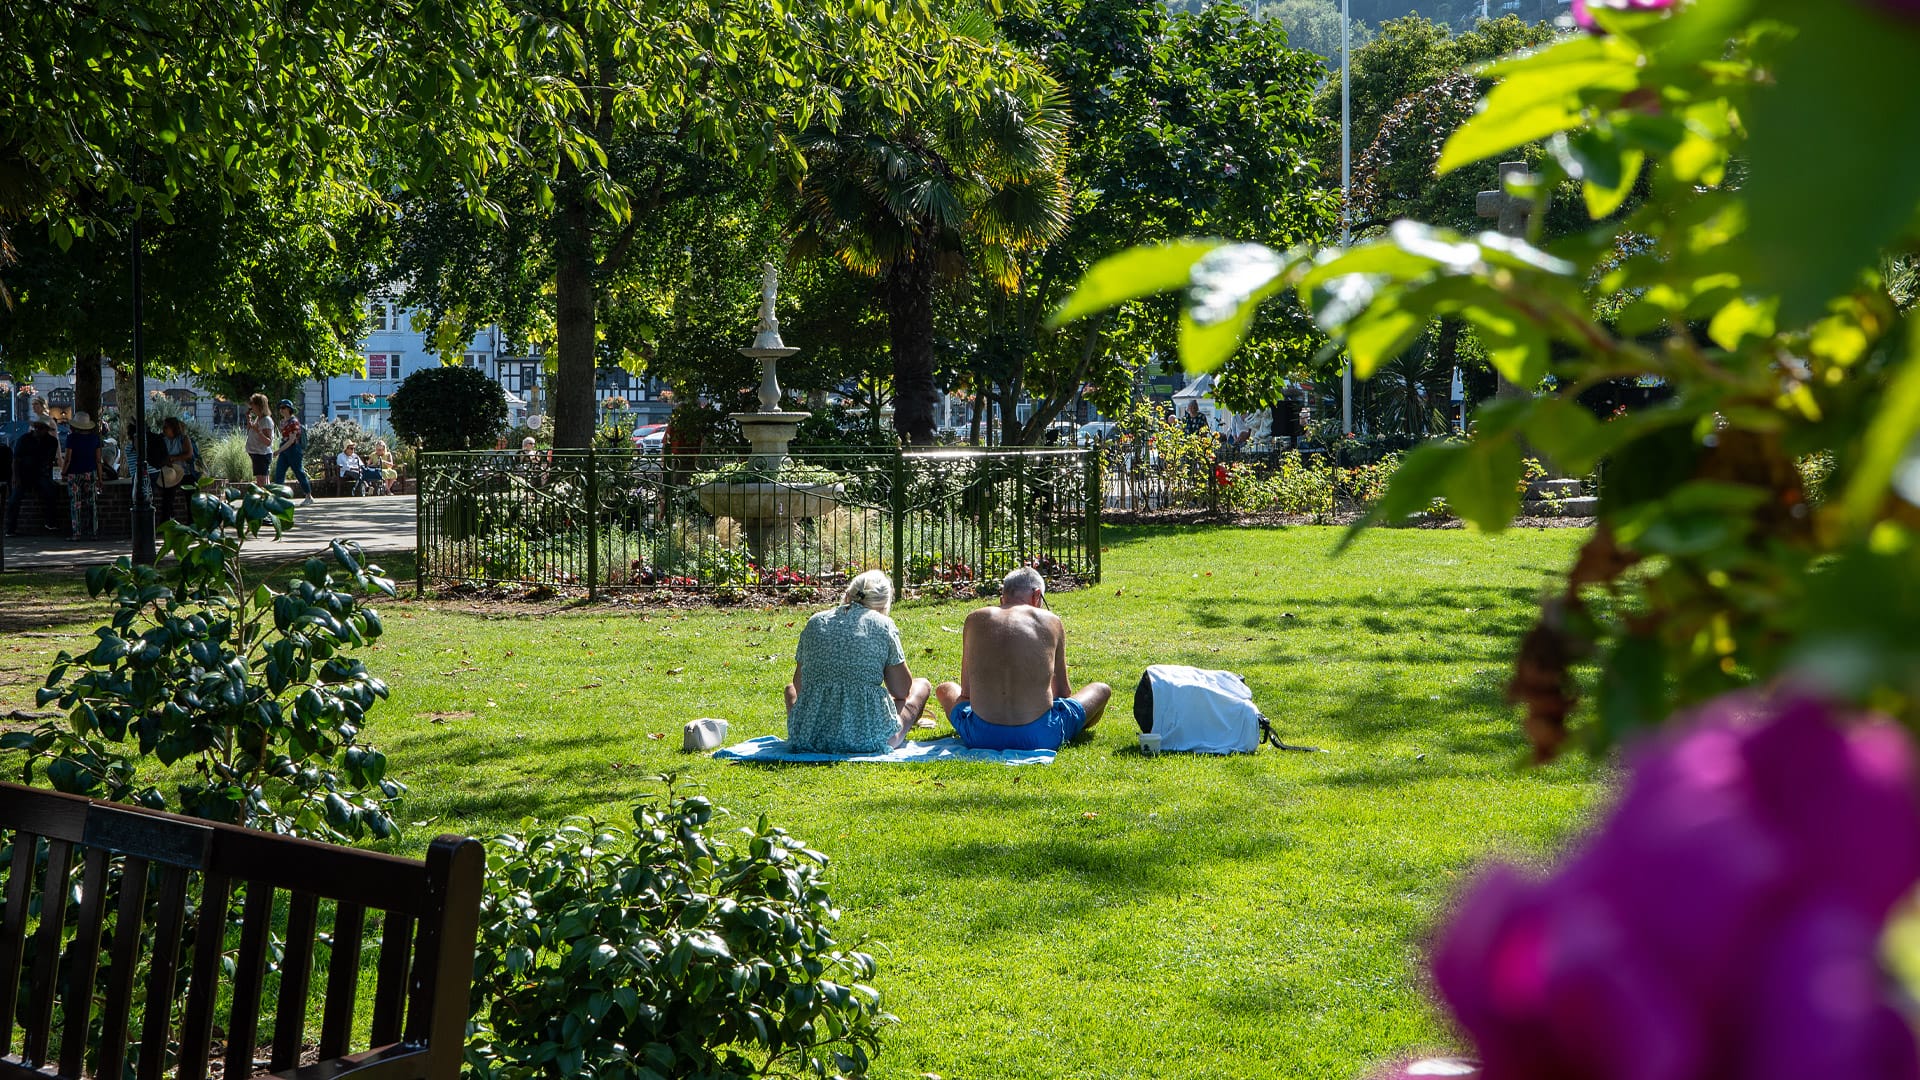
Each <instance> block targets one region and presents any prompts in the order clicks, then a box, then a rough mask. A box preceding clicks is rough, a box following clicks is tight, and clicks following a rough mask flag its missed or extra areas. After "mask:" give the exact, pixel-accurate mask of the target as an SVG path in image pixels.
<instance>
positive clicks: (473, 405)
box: [388, 367, 507, 450]
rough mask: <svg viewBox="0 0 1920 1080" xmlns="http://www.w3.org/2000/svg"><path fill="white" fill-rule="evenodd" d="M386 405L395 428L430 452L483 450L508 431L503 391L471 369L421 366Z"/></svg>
mask: <svg viewBox="0 0 1920 1080" xmlns="http://www.w3.org/2000/svg"><path fill="white" fill-rule="evenodd" d="M388 406H389V407H390V408H391V410H392V412H391V413H390V414H389V416H388V419H389V420H390V421H391V422H392V424H393V430H394V431H395V432H397V433H398V434H399V435H400V437H401V438H402V439H405V440H406V441H408V442H419V443H421V444H422V445H424V446H425V447H426V448H427V449H428V450H480V449H485V448H487V447H490V446H492V445H493V440H494V439H495V438H496V437H497V436H498V435H499V434H500V433H501V432H502V431H504V430H506V427H507V392H506V391H505V390H502V389H501V388H500V384H499V383H497V382H494V381H493V380H492V379H489V378H487V377H486V376H485V375H483V374H481V373H480V372H478V371H476V370H474V369H473V368H465V367H430V368H421V369H420V370H418V371H416V372H414V373H413V374H411V375H409V376H407V377H406V379H405V380H404V381H402V382H401V383H400V388H399V389H398V390H395V391H394V392H393V396H392V397H391V398H389V399H388Z"/></svg>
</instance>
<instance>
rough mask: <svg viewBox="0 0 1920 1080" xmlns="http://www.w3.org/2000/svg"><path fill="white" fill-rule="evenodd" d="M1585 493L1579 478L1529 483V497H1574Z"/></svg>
mask: <svg viewBox="0 0 1920 1080" xmlns="http://www.w3.org/2000/svg"><path fill="white" fill-rule="evenodd" d="M1582 494H1585V492H1583V491H1582V490H1581V484H1580V481H1578V480H1535V481H1534V482H1532V483H1530V484H1528V485H1527V498H1529V499H1557V498H1572V497H1577V496H1580V495H1582Z"/></svg>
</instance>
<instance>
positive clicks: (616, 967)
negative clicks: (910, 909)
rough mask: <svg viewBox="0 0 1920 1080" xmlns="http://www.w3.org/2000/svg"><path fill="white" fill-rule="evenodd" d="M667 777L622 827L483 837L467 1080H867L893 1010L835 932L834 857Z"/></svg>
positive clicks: (582, 822)
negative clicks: (827, 871)
mask: <svg viewBox="0 0 1920 1080" xmlns="http://www.w3.org/2000/svg"><path fill="white" fill-rule="evenodd" d="M655 779H659V778H655ZM665 779H666V780H667V784H668V787H667V796H666V798H665V799H663V800H660V799H650V800H647V801H644V802H641V803H639V804H638V805H636V806H634V807H633V810H632V814H631V817H632V820H633V823H634V824H633V828H632V829H630V830H629V829H623V828H619V827H616V826H612V825H607V824H603V823H601V822H598V821H595V820H592V819H591V818H568V819H566V820H564V821H562V822H560V823H559V824H558V825H556V826H542V825H541V824H540V823H539V822H537V821H532V820H528V821H523V822H521V823H520V831H519V832H516V833H508V834H505V835H501V836H497V837H494V838H492V839H490V840H489V841H488V842H487V879H486V886H487V888H486V893H485V895H484V897H483V899H482V902H481V907H480V944H479V951H478V955H477V956H476V958H475V961H474V970H475V972H476V977H475V979H474V983H473V990H472V1000H473V1013H474V1018H475V1019H474V1023H473V1026H472V1030H471V1033H470V1034H469V1036H468V1038H467V1067H468V1071H469V1073H470V1074H471V1075H473V1076H475V1077H477V1078H480V1080H523V1078H531V1077H543V1076H569V1077H592V1078H596V1080H649V1078H655V1077H669V1076H674V1077H678V1076H688V1077H694V1076H698V1077H713V1078H715V1080H723V1078H725V1080H747V1078H752V1077H767V1076H815V1077H827V1076H834V1077H855V1078H857V1077H864V1076H866V1075H867V1070H868V1067H869V1065H870V1063H871V1061H872V1059H873V1055H874V1053H875V1051H876V1050H877V1049H878V1046H879V1036H880V1030H881V1027H882V1025H883V1024H885V1023H886V1022H887V1021H888V1020H890V1019H891V1017H888V1016H887V1015H886V1014H885V1013H883V1012H881V1011H880V994H879V992H878V991H876V990H874V989H873V988H872V987H871V986H870V985H867V984H868V983H870V982H871V981H872V980H873V976H874V972H875V964H874V961H873V958H872V957H871V956H869V955H867V954H866V953H864V952H860V951H857V950H856V949H852V948H848V947H846V946H844V945H842V944H841V942H840V941H839V939H838V937H837V926H836V924H837V923H838V922H839V920H840V912H839V910H838V909H836V908H835V907H834V906H833V902H832V899H831V898H830V897H829V896H828V894H827V889H826V881H825V878H824V877H823V876H822V871H823V869H824V868H825V866H826V862H827V859H826V856H824V855H822V854H820V853H819V852H817V851H814V850H812V849H811V848H809V847H807V846H806V845H805V844H804V843H802V842H801V841H800V840H798V839H796V838H794V837H792V836H789V835H788V834H787V833H786V831H785V830H783V829H780V828H777V827H775V826H773V825H770V824H768V822H767V818H766V817H765V816H762V817H761V818H760V820H759V822H758V823H757V824H755V825H753V826H751V827H749V828H744V829H738V830H735V829H729V828H726V826H727V825H728V824H729V823H728V822H727V820H726V811H725V810H723V809H719V808H717V807H715V806H714V805H713V804H712V803H710V802H709V801H708V800H707V799H706V798H704V797H701V796H698V795H694V796H687V795H682V794H680V793H679V792H677V791H676V790H675V789H674V787H673V778H672V777H667V778H665Z"/></svg>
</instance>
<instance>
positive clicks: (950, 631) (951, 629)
mask: <svg viewBox="0 0 1920 1080" xmlns="http://www.w3.org/2000/svg"><path fill="white" fill-rule="evenodd" d="M940 629H942V630H945V631H946V632H947V633H949V634H957V633H959V632H960V631H958V630H955V629H954V628H953V627H951V626H943V627H941V628H940Z"/></svg>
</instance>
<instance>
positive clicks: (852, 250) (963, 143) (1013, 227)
mask: <svg viewBox="0 0 1920 1080" xmlns="http://www.w3.org/2000/svg"><path fill="white" fill-rule="evenodd" d="M1032 88H1033V89H1032V92H1031V93H1029V94H1027V95H1025V96H1016V95H1014V94H1012V93H1007V92H1001V93H998V94H996V95H994V96H993V97H992V99H991V100H990V101H989V102H988V104H986V105H985V106H983V107H981V108H979V109H977V110H976V111H971V112H962V111H959V110H957V109H955V108H954V107H952V103H950V102H937V101H934V102H928V103H927V107H926V109H925V110H924V111H923V112H921V113H920V114H919V115H916V116H914V117H911V118H908V119H905V120H900V119H895V118H885V119H882V118H880V117H862V116H852V115H850V116H846V117H843V118H842V120H841V122H840V124H839V126H838V128H837V129H836V130H827V129H825V128H816V129H812V130H809V131H808V132H806V133H804V134H803V136H802V137H801V139H800V146H801V150H802V152H803V154H804V155H805V158H806V162H807V171H806V174H805V175H804V176H803V177H802V178H801V179H800V183H799V186H798V190H797V192H796V197H795V214H794V229H795V239H796V242H795V251H796V253H799V254H805V253H808V252H811V251H826V252H830V253H832V254H833V255H834V256H835V257H836V258H838V259H839V260H840V261H841V262H842V263H843V264H845V265H846V266H847V267H848V268H849V269H851V270H854V271H855V272H857V273H860V274H864V275H866V276H868V277H872V278H875V279H877V280H878V282H879V286H880V297H881V300H882V302H883V304H884V305H885V307H886V312H887V331H888V338H889V347H890V351H891V355H892V359H893V389H894V416H893V425H894V429H895V430H896V431H897V432H898V433H899V434H900V436H901V438H902V439H904V440H905V441H906V442H908V443H911V444H915V445H925V444H928V443H931V442H932V441H933V435H934V424H933V404H934V400H935V396H936V390H935V387H934V381H933V373H934V356H933V342H934V333H933V297H934V288H935V285H936V282H937V279H939V278H942V277H953V276H958V275H960V274H962V273H964V272H965V271H966V270H967V268H968V267H969V266H970V265H971V266H972V267H974V268H976V269H978V270H980V271H982V272H983V274H984V276H985V277H986V278H987V279H988V280H990V281H993V282H996V283H998V284H999V285H1000V286H1001V287H1003V288H1010V287H1011V286H1012V285H1013V284H1014V283H1015V282H1016V281H1017V280H1018V278H1019V256H1020V254H1021V253H1022V252H1024V251H1028V250H1031V249H1033V248H1035V247H1038V246H1040V245H1043V244H1045V243H1047V242H1048V241H1049V240H1052V239H1053V238H1055V237H1057V236H1058V235H1060V233H1061V232H1063V231H1064V230H1065V229H1066V224H1067V213H1068V192H1067V183H1066V178H1065V175H1064V171H1063V169H1064V159H1065V153H1064V151H1065V148H1066V129H1067V119H1066V117H1067V114H1066V109H1065V106H1064V102H1063V99H1062V97H1061V95H1060V92H1059V89H1058V88H1057V87H1056V86H1055V85H1054V84H1053V83H1052V81H1051V80H1050V79H1047V78H1046V77H1045V76H1044V75H1039V74H1037V73H1036V74H1034V75H1033V76H1032Z"/></svg>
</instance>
